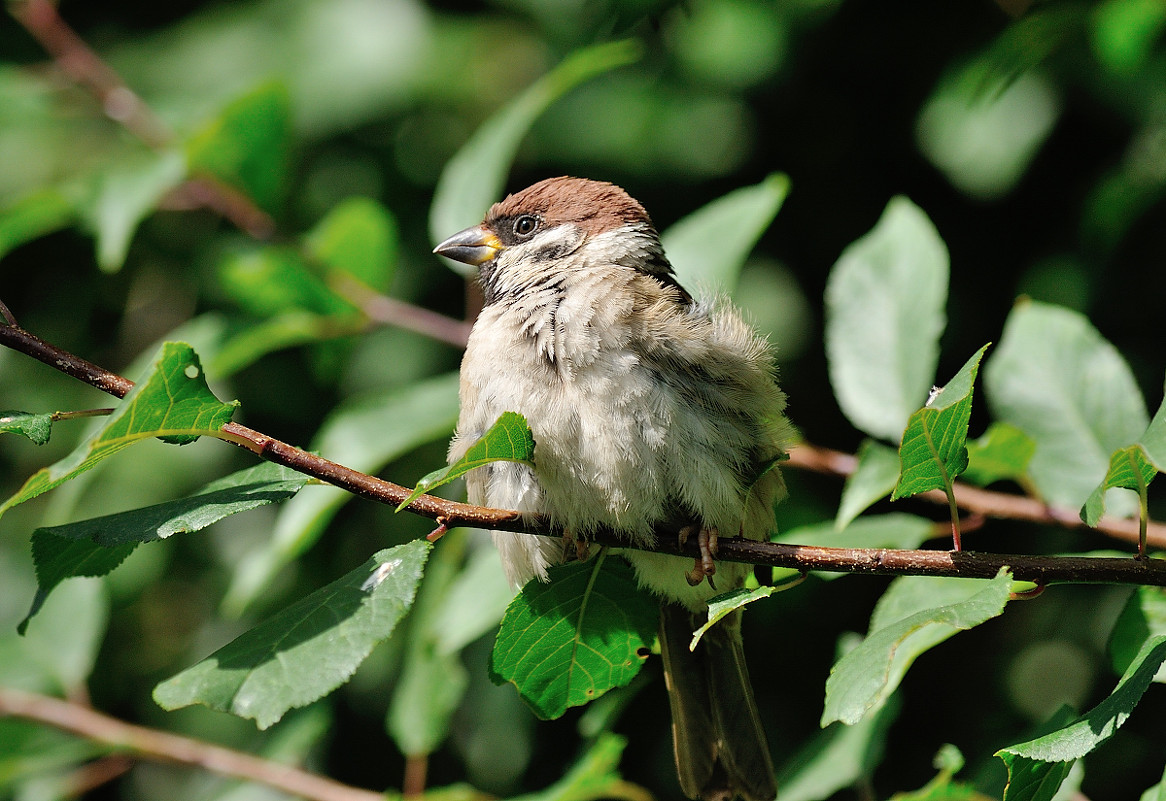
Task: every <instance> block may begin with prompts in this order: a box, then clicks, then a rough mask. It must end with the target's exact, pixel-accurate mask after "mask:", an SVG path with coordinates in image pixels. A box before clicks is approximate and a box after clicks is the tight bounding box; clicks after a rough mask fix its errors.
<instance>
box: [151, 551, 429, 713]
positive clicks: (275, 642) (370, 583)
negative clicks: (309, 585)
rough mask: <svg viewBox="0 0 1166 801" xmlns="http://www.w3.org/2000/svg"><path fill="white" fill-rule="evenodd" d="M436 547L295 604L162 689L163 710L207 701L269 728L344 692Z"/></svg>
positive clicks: (385, 558) (361, 570) (392, 559)
mask: <svg viewBox="0 0 1166 801" xmlns="http://www.w3.org/2000/svg"><path fill="white" fill-rule="evenodd" d="M431 548H432V545H430V543H428V542H426V541H425V540H414V541H412V542H407V543H405V544H404V545H398V546H397V547H395V548H389V549H387V550H384V551H379V552H378V553H377V554H376V555H375V556H373V557H372V558H371V559H369V560H368V561H367V562H365V563H364V564H363V565H361V566H360V567H358V568H357V569H356V570H353V571H352V572H351V573H348V574H347V575H345V576H344V577H342V578H340V579H337V580H336V581H334V582H332V583H331V584H329V585H328V586H326V587H323V588H321V589H319V590H317V591H316V592H314V593H312V594H311V595H309V596H307V597H306V598H304V599H302V600H301V601H299V602H297V603H295V604H293V605H292V606H289V607H288V608H287V609H284V610H283V611H282V612H280V613H279V614H277V615H275V616H274V617H272V618H271V619H269V620H267V621H266V622H264V623H262V624H260V625H258V626H256V627H255V628H253V629H251V630H250V631H248V632H247V633H246V634H243V635H242V636H240V637H238V638H237V639H235V640H234V641H233V642H231V643H230V644H228V645H226V646H224V647H222V648H220V649H219V650H218V651H216V652H215V653H213V654H211V655H210V656H209V657H207V658H206V659H204V660H203V661H202V662H199V663H198V664H197V665H195V666H193V667H191V668H188V669H186V670H184V671H183V672H182V673H179V674H178V675H177V676H175V677H173V678H171V679H168V680H166V681H164V682H162V683H161V684H159V685H158V686H157V687H156V688H155V689H154V700H155V701H156V702H157V703H158V704H159V705H160V706H161V707H162V708H163V709H169V710H173V709H179V708H181V707H184V706H190V705H191V704H203V705H205V706H208V707H210V708H211V709H217V710H220V711H223V712H230V713H231V714H233V715H238V716H240V717H247V718H252V719H254V720H255V722H256V724H257V725H258V726H259V728H261V729H266V728H267V727H268V726H271V725H272V724H273V723H276V722H277V721H278V720H279V719H280V718H281V717H283V715H284V714H285V713H286V712H287V711H288V710H289V709H293V708H296V707H301V706H305V705H307V704H310V703H312V702H313V701H315V700H317V699H318V698H321V697H323V696H324V695H326V694H328V693H330V692H331V691H332V690H334V689H336V688H337V687H339V686H340V685H341V684H343V683H344V682H345V681H347V680H348V678H349V677H350V676H351V675H352V674H353V672H354V671H355V670H356V668H357V667H358V666H359V665H360V663H361V662H363V661H364V659H365V657H367V656H368V655H369V652H371V651H372V649H373V646H375V645H376V644H377V643H379V642H381V641H383V640H385V639H387V638H388V637H389V635H391V634H392V633H393V630H394V629H395V628H396V626H397V623H398V622H400V620H401V618H402V617H404V615H405V613H406V612H407V611H408V610H409V607H410V606H412V604H413V597H414V595H415V593H416V592H417V585H418V583H419V582H420V581H421V574H422V571H423V569H424V567H425V561H426V559H427V558H428V557H429V552H430V549H431Z"/></svg>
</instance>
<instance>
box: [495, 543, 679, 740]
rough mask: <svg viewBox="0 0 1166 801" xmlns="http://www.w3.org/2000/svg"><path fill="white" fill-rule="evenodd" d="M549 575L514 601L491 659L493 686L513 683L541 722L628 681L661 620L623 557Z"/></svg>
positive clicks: (603, 558) (602, 556)
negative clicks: (546, 580)
mask: <svg viewBox="0 0 1166 801" xmlns="http://www.w3.org/2000/svg"><path fill="white" fill-rule="evenodd" d="M550 576H551V579H550V581H549V582H548V583H546V584H543V583H541V582H539V581H538V580H537V579H535V580H533V581H531V582H529V583H528V584H527V585H526V586H525V587H523V588H522V592H520V593H519V594H518V596H517V597H515V599H514V602H513V603H511V604H510V608H509V609H507V610H506V616H505V617H504V618H503V619H502V628H501V630H499V632H498V640H497V642H496V643H495V644H494V651H493V653H492V654H491V657H490V670H491V673H492V676H493V678H494V681H495V683H497V684H501V683H503V682H506V681H509V682H511V683H513V684H514V686H515V687H516V688H517V689H518V692H519V694H520V695H521V696H522V697H523V698H524V699H525V700H526V702H527V703H529V704H530V706H531V708H533V709H534V712H535V714H537V715H538V716H539V717H540V718H543V719H544V720H550V719H553V718H557V717H559V716H560V715H562V714H563V713H564V712H566V711H567V709H568V708H569V707H572V706H580V705H582V704H586V703H588V702H589V701H592V700H594V699H596V698H598V697H599V696H601V695H603V694H604V693H605V692H607V691H608V690H610V689H612V688H613V687H622V686H624V685H625V684H627V683H628V682H629V681H631V680H632V678H633V677H634V676H635V675H636V674H637V673H638V672H639V670H640V667H641V665H642V664H643V662H644V659H646V658H647V656H648V652H649V649H650V648H651V647H652V643H653V642H655V638H656V627H657V621H658V617H659V604H658V603H657V601H656V600H655V599H654V598H652V597H651V596H650V595H648V594H647V593H646V592H644V591H643V590H641V589H640V588H639V585H638V584H637V583H636V578H635V574H634V573H633V571H632V568H631V567H630V566H629V565H628V564H627V563H626V562H624V561H623V560H622V559H614V558H608V557H607V556H606V554H600V556H598V557H597V558H595V559H593V560H591V561H589V562H584V563H572V564H569V565H560V566H558V567H554V568H552V569H551V571H550Z"/></svg>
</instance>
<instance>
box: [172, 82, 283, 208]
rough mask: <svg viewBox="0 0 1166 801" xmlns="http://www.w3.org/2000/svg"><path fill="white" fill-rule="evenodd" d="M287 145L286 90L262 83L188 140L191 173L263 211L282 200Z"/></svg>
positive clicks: (236, 100) (276, 84)
mask: <svg viewBox="0 0 1166 801" xmlns="http://www.w3.org/2000/svg"><path fill="white" fill-rule="evenodd" d="M290 146H291V100H290V98H289V96H288V91H287V88H286V87H285V86H284V85H283V84H281V83H277V82H270V83H265V84H263V85H261V86H258V87H256V88H255V89H252V90H251V91H249V92H247V93H246V94H244V95H243V96H241V97H239V98H237V99H235V100H233V101H231V102H230V103H228V104H227V106H226V108H224V109H223V110H222V111H221V112H220V113H219V115H218V117H216V118H215V119H214V120H213V121H211V122H210V123H208V124H207V125H206V126H205V127H204V128H203V129H202V130H201V131H199V132H198V133H197V134H195V135H194V136H193V137H191V139H190V141H189V142H187V145H186V152H187V158H188V160H189V163H190V171H191V172H199V171H203V172H208V173H210V174H211V175H213V176H215V177H216V178H219V179H221V180H223V181H225V182H226V183H228V184H230V185H231V186H233V187H235V188H236V189H239V190H241V191H242V192H243V193H244V194H245V195H246V196H247V197H248V198H250V199H251V200H253V201H255V203H256V204H258V205H259V206H261V207H262V208H264V209H266V210H267V211H275V210H276V208H277V207H278V205H279V203H280V201H281V200H282V199H283V191H284V183H285V181H286V173H287V165H288V161H289V156H290Z"/></svg>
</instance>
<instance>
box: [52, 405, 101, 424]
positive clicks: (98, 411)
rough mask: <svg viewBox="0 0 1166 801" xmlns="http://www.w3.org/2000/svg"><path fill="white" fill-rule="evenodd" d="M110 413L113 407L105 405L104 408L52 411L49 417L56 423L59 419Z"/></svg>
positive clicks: (73, 418) (99, 415)
mask: <svg viewBox="0 0 1166 801" xmlns="http://www.w3.org/2000/svg"><path fill="white" fill-rule="evenodd" d="M110 414H113V409H110V408H108V407H107V408H104V409H74V410H71V411H66V412H53V413H52V414H51V415H49V417H51V418H52V420H53V422H54V423H57V422H60V421H61V420H76V419H78V418H81V417H105V416H106V415H110Z"/></svg>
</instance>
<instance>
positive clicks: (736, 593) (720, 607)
mask: <svg viewBox="0 0 1166 801" xmlns="http://www.w3.org/2000/svg"><path fill="white" fill-rule="evenodd" d="M781 589H782V587H780V586H772V587H754V588H753V589H749V588H748V587H741V588H740V589H736V590H729V591H728V592H726V593H722V594H720V595H718V596H716V597H715V598H710V599H709V612H708V621H707V622H706V623H704V624H703V625H702V626H701V627H700V628H699V629H697V630H696V631H694V632H693V633H692V641H691V642H690V643H689V644H688V650H690V651H695V650H696V646H697V645H698V644H699V643H700V639H701V637H703V636H704V635H705V632H707V631H708V630H709V629H711V628H712V627H713V626H715V625H716V624H717V623H719V622H720V621H721V620H723V619H724V617H725V615H727V614H729V613H730V612H732V611H733V610H734V609H740V608H741V607H742V606H745V605H746V604H751V603H753V602H754V601H756V600H759V599H761V598H768V597H769V596H771V595H773V594H774V593H775V592H778V591H779V590H781Z"/></svg>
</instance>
